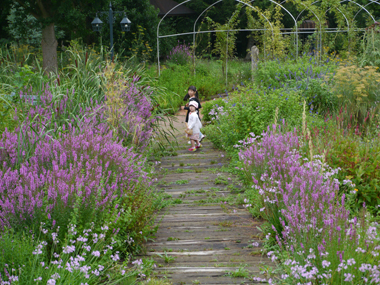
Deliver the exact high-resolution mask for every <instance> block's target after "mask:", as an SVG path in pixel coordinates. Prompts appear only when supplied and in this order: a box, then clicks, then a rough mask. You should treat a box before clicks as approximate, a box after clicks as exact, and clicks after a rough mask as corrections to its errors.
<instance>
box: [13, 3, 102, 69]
mask: <svg viewBox="0 0 380 285" xmlns="http://www.w3.org/2000/svg"><path fill="white" fill-rule="evenodd" d="M13 2H14V3H15V4H18V5H20V6H21V7H23V8H24V11H25V13H28V14H30V15H32V16H34V17H35V18H36V19H37V20H38V22H39V23H40V24H41V31H42V39H41V47H42V57H43V68H44V70H45V71H46V72H55V71H56V70H57V68H58V64H57V45H58V42H57V39H56V34H55V30H54V26H55V25H59V26H61V27H70V26H71V27H72V28H73V29H74V25H75V24H76V25H77V24H78V16H80V17H81V18H83V21H85V20H86V15H84V14H83V11H85V13H88V12H92V14H94V13H95V11H97V10H99V9H100V7H102V5H103V4H105V3H106V2H107V1H105V0H100V1H91V0H61V1H59V0H13ZM74 19H76V21H74ZM77 28H78V25H77ZM79 28H80V29H81V28H82V29H86V28H88V26H86V24H85V23H84V25H82V27H81V26H79Z"/></svg>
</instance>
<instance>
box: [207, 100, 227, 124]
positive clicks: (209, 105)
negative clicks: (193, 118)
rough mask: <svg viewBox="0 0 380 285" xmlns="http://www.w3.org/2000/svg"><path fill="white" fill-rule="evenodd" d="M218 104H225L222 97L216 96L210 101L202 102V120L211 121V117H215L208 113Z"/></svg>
mask: <svg viewBox="0 0 380 285" xmlns="http://www.w3.org/2000/svg"><path fill="white" fill-rule="evenodd" d="M218 106H223V107H225V106H226V102H225V100H224V99H223V98H217V99H214V100H212V101H208V102H205V103H204V104H202V115H203V117H202V120H203V121H204V122H211V119H215V116H213V115H210V112H211V110H212V109H214V108H215V107H218Z"/></svg>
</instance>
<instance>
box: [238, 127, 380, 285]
mask: <svg viewBox="0 0 380 285" xmlns="http://www.w3.org/2000/svg"><path fill="white" fill-rule="evenodd" d="M277 128H278V126H276V125H273V128H269V127H268V130H267V132H266V133H265V134H263V136H262V137H261V138H260V141H259V142H257V138H252V139H249V140H248V141H247V142H246V147H245V148H244V149H243V150H242V151H241V152H240V153H239V156H240V159H241V161H242V163H243V165H244V167H245V169H244V171H245V173H247V175H248V173H252V179H253V186H252V188H253V189H254V190H253V191H257V195H258V196H260V198H259V197H258V196H256V200H255V202H256V203H255V207H257V208H258V209H256V211H259V212H260V213H261V215H262V216H263V217H264V218H266V219H267V220H268V221H269V222H270V224H271V229H270V231H269V233H268V234H267V239H268V240H272V242H273V241H274V240H275V241H276V243H277V245H278V247H277V248H278V249H277V250H273V251H270V252H268V256H269V257H270V258H271V259H272V261H275V260H277V259H281V260H282V262H283V268H284V270H285V273H284V274H283V275H282V279H283V280H284V282H286V283H287V284H291V283H292V282H294V283H295V282H317V280H318V282H321V283H324V284H326V283H327V284H328V283H330V284H336V283H341V282H353V283H354V284H367V283H378V282H379V281H380V279H379V278H380V271H379V269H378V266H379V261H380V259H379V252H380V243H379V242H380V236H379V235H378V233H377V228H376V226H372V225H369V224H368V223H367V221H366V220H365V217H359V218H358V217H356V216H354V217H352V216H350V211H349V210H348V209H347V208H346V206H345V199H346V197H345V195H344V194H343V195H341V196H340V195H339V185H340V184H341V183H342V184H344V186H343V187H347V188H348V189H349V190H350V191H351V192H353V193H352V195H355V194H356V193H355V191H354V184H353V183H352V182H351V181H350V180H349V179H346V180H344V181H342V182H340V181H339V180H338V179H336V178H335V177H336V174H337V173H338V172H339V169H332V168H330V167H329V166H328V165H327V164H326V163H325V162H324V158H323V157H321V156H319V155H314V156H313V159H312V160H310V161H309V159H308V158H307V157H303V156H302V155H301V154H300V147H299V145H300V144H301V142H300V141H299V137H298V135H297V133H296V131H293V132H285V133H281V131H279V130H277ZM250 203H251V204H254V203H253V201H250ZM260 207H261V208H260Z"/></svg>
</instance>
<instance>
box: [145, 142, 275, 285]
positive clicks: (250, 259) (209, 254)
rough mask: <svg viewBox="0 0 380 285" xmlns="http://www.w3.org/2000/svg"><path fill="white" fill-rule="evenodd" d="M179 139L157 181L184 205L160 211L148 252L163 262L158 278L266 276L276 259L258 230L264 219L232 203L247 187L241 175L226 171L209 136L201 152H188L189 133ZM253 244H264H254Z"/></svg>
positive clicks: (246, 279)
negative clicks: (265, 249)
mask: <svg viewBox="0 0 380 285" xmlns="http://www.w3.org/2000/svg"><path fill="white" fill-rule="evenodd" d="M177 139H178V142H179V146H180V147H179V148H178V151H177V153H178V155H177V156H172V157H164V158H162V160H161V167H162V169H164V171H163V173H165V172H166V173H165V174H163V175H161V176H160V177H159V180H158V182H157V183H158V188H159V189H160V191H164V192H165V193H167V194H169V195H171V196H172V197H173V198H175V199H180V200H181V204H176V205H173V206H171V207H170V208H166V209H164V210H163V211H162V213H160V216H159V217H158V218H157V221H156V223H157V224H158V226H159V228H158V231H157V233H156V237H155V240H154V241H153V242H149V243H147V244H146V247H147V251H146V256H150V257H153V258H154V259H155V261H156V263H157V267H156V269H155V272H154V275H155V277H156V278H167V279H168V280H170V281H171V282H172V283H173V284H253V283H255V282H254V281H252V277H260V278H263V277H265V276H263V275H262V274H260V267H261V266H262V265H270V264H271V262H270V260H269V259H268V258H266V257H265V256H263V255H262V254H261V248H260V247H261V245H262V241H261V240H260V237H261V235H260V231H259V230H258V229H257V226H259V225H261V221H258V220H255V219H253V218H252V215H250V213H249V212H248V211H247V210H246V209H244V208H243V207H242V206H240V207H238V206H236V205H230V203H229V202H230V201H232V202H234V201H235V200H236V198H237V195H238V193H239V191H241V188H242V187H241V185H239V183H238V181H237V180H236V178H235V177H233V176H232V175H230V174H229V173H223V172H222V171H220V167H221V166H222V165H227V164H228V160H226V159H225V158H224V157H223V153H222V152H221V151H220V150H217V149H215V148H214V147H213V146H212V144H211V143H210V142H208V141H207V139H205V141H204V143H203V147H202V148H201V149H198V150H197V152H195V153H190V152H188V151H187V148H189V145H188V144H187V141H186V139H185V138H184V136H183V135H178V138H177ZM165 169H166V170H165ZM221 178H222V179H221ZM218 180H219V181H218ZM221 181H222V183H221ZM226 200H228V201H229V202H227V203H226V204H225V203H224V201H226ZM232 204H233V203H232ZM253 242H258V243H259V245H260V246H259V247H252V243H253ZM159 255H161V257H160V256H159ZM233 275H234V276H239V277H232V276H233Z"/></svg>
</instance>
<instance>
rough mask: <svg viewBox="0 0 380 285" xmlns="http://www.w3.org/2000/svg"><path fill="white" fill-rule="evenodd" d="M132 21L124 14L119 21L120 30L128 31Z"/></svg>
mask: <svg viewBox="0 0 380 285" xmlns="http://www.w3.org/2000/svg"><path fill="white" fill-rule="evenodd" d="M131 25H132V22H131V21H130V20H129V19H128V18H127V16H124V18H123V20H121V22H120V26H121V30H122V31H123V32H129V31H130V30H131Z"/></svg>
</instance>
